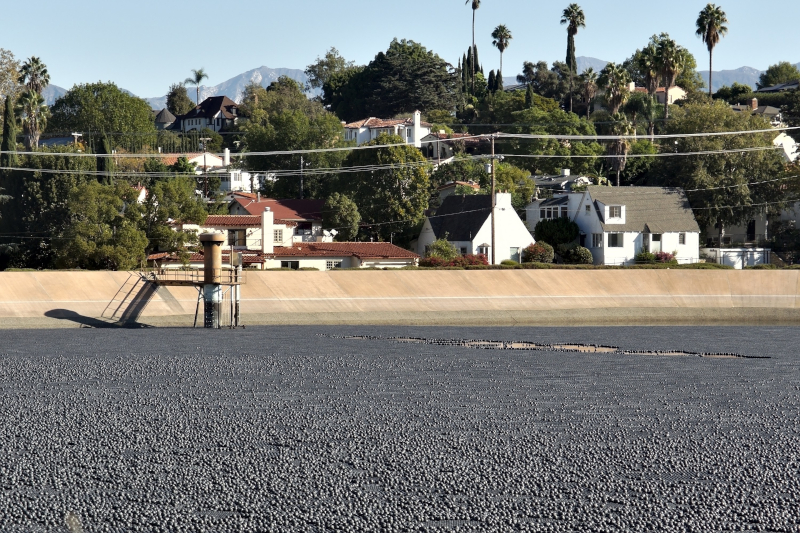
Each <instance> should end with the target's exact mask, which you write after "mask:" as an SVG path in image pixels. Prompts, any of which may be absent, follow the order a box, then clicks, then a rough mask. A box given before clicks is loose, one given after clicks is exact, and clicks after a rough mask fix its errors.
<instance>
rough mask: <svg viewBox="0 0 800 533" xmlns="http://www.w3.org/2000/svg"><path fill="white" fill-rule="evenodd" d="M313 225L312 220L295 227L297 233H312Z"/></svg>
mask: <svg viewBox="0 0 800 533" xmlns="http://www.w3.org/2000/svg"><path fill="white" fill-rule="evenodd" d="M311 232H312V227H311V222H301V223H300V224H298V225H297V227H296V228H295V229H294V234H295V235H311Z"/></svg>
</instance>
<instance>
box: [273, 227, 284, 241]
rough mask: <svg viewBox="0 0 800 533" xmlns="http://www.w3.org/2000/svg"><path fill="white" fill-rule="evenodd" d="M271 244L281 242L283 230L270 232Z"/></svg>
mask: <svg viewBox="0 0 800 533" xmlns="http://www.w3.org/2000/svg"><path fill="white" fill-rule="evenodd" d="M272 242H283V230H282V229H276V230H272Z"/></svg>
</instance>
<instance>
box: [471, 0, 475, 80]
mask: <svg viewBox="0 0 800 533" xmlns="http://www.w3.org/2000/svg"><path fill="white" fill-rule="evenodd" d="M470 54H472V94H473V95H474V94H475V10H474V9H473V10H472V49H471V50H470Z"/></svg>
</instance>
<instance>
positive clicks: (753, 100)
mask: <svg viewBox="0 0 800 533" xmlns="http://www.w3.org/2000/svg"><path fill="white" fill-rule="evenodd" d="M747 103H748V104H750V109H752V110H753V111H755V110H756V109H758V98H751V99H750V100H749V101H748V102H747Z"/></svg>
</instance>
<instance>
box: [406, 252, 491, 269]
mask: <svg viewBox="0 0 800 533" xmlns="http://www.w3.org/2000/svg"><path fill="white" fill-rule="evenodd" d="M488 264H489V261H488V260H487V259H486V256H485V255H483V254H466V255H457V256H455V257H454V258H452V259H449V260H447V259H442V258H441V257H437V256H428V257H425V258H423V259H420V260H419V266H421V267H435V268H444V267H466V266H475V265H488Z"/></svg>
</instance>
